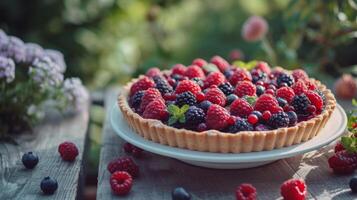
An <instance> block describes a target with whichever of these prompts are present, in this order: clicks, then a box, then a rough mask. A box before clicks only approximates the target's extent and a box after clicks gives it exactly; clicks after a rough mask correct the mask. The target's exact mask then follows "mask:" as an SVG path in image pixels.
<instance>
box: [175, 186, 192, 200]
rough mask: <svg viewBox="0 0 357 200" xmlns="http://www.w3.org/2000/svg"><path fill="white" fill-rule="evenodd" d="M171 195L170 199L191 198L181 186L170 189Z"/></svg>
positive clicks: (186, 199)
mask: <svg viewBox="0 0 357 200" xmlns="http://www.w3.org/2000/svg"><path fill="white" fill-rule="evenodd" d="M171 196H172V200H190V199H191V194H190V193H188V192H187V191H186V190H185V189H184V188H182V187H177V188H175V189H174V190H172V193H171Z"/></svg>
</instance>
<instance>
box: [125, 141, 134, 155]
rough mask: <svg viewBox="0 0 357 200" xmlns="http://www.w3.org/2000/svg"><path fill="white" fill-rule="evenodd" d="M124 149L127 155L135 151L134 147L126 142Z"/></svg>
mask: <svg viewBox="0 0 357 200" xmlns="http://www.w3.org/2000/svg"><path fill="white" fill-rule="evenodd" d="M123 149H124V151H125V152H126V153H131V152H132V151H133V145H132V144H130V143H129V142H125V144H124V146H123Z"/></svg>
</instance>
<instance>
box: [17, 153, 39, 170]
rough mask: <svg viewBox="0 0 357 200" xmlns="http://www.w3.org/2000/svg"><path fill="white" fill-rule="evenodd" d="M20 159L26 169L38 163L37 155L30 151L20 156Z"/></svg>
mask: <svg viewBox="0 0 357 200" xmlns="http://www.w3.org/2000/svg"><path fill="white" fill-rule="evenodd" d="M21 161H22V164H24V166H25V167H26V168H27V169H33V168H34V167H35V166H36V165H37V163H38V156H37V155H36V154H34V153H32V152H31V151H30V152H28V153H25V154H24V155H23V156H22V159H21Z"/></svg>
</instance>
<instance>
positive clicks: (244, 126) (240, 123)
mask: <svg viewBox="0 0 357 200" xmlns="http://www.w3.org/2000/svg"><path fill="white" fill-rule="evenodd" d="M253 130H254V128H253V126H252V125H251V124H250V123H248V122H247V120H245V119H237V121H236V122H235V123H234V125H233V126H230V127H229V128H228V132H230V133H237V132H239V131H253Z"/></svg>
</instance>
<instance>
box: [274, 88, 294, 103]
mask: <svg viewBox="0 0 357 200" xmlns="http://www.w3.org/2000/svg"><path fill="white" fill-rule="evenodd" d="M276 96H277V97H281V98H283V99H285V100H287V101H288V102H291V101H292V100H293V98H294V96H295V93H294V90H293V89H292V88H289V87H281V88H279V89H278V90H277V91H276Z"/></svg>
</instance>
